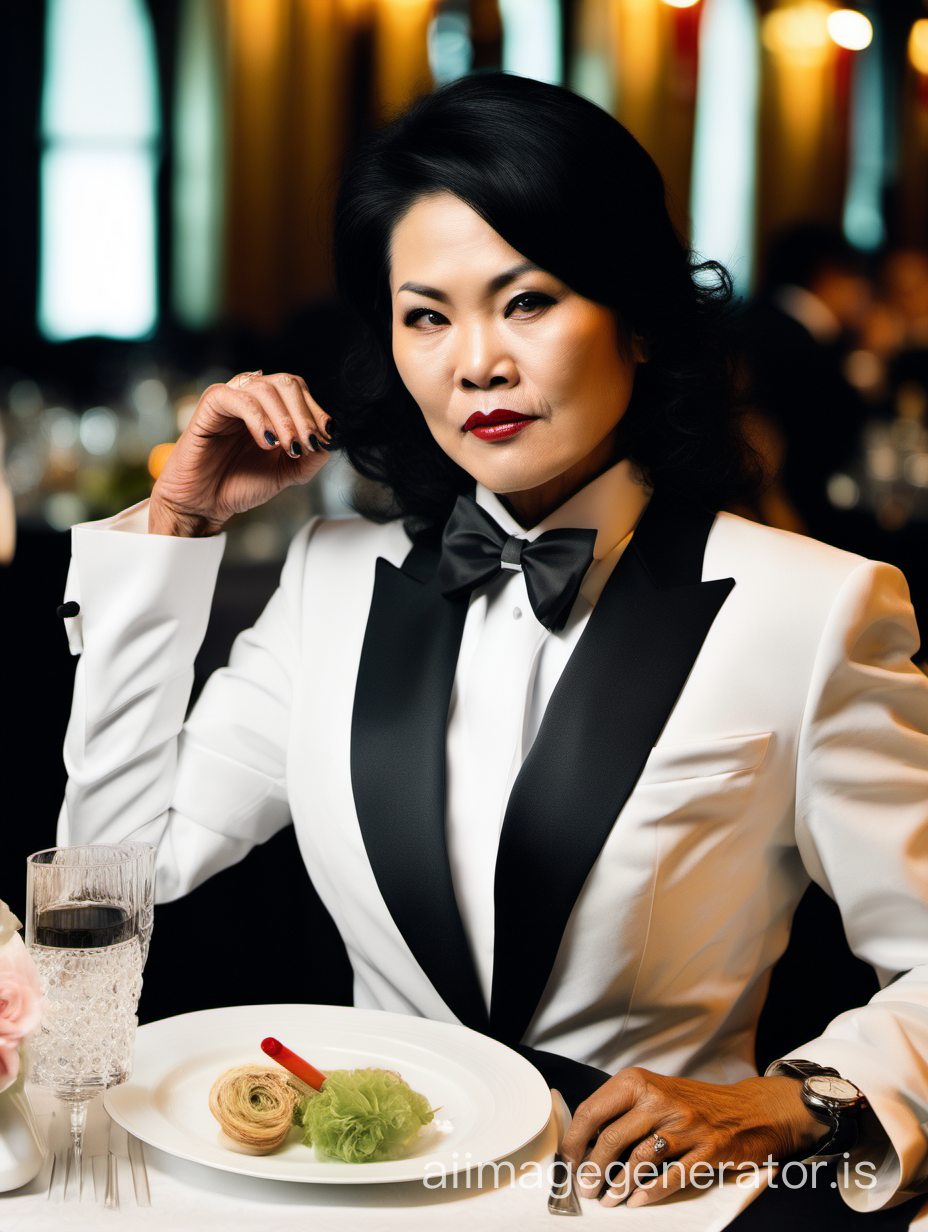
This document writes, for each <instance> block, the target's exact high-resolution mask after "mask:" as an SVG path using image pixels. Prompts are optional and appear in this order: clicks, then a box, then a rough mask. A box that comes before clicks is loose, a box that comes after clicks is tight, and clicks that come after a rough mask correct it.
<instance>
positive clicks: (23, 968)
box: [0, 933, 45, 1073]
mask: <svg viewBox="0 0 928 1232" xmlns="http://www.w3.org/2000/svg"><path fill="white" fill-rule="evenodd" d="M44 1002H45V998H44V996H43V990H42V981H41V979H40V978H39V973H38V971H36V969H35V963H34V962H33V961H32V958H31V957H30V955H29V953H28V951H27V950H26V947H25V945H24V944H23V939H22V937H20V935H19V933H14V934H13V936H12V937H11V938H10V939H9V941H8V942H7V943H6V945H4V946H2V947H0V1048H5V1049H6V1048H10V1047H14V1048H15V1047H18V1045H19V1042H20V1040H22V1039H24V1038H25V1037H26V1036H27V1035H29V1033H30V1032H31V1031H34V1030H35V1029H36V1027H37V1026H38V1025H39V1023H40V1022H41V1021H42V1011H43V1009H44ZM0 1065H2V1061H0ZM0 1073H2V1070H0Z"/></svg>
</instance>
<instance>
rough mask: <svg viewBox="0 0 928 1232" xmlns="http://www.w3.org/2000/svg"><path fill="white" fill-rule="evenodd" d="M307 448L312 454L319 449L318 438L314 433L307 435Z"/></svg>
mask: <svg viewBox="0 0 928 1232" xmlns="http://www.w3.org/2000/svg"><path fill="white" fill-rule="evenodd" d="M309 447H310V449H311V450H312V451H313V453H315V452H316V450H317V449H318V448H319V438H318V436H316V434H315V432H310V434H309Z"/></svg>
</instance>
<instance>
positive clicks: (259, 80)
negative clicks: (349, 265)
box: [223, 0, 435, 330]
mask: <svg viewBox="0 0 928 1232" xmlns="http://www.w3.org/2000/svg"><path fill="white" fill-rule="evenodd" d="M434 7H435V3H434V0H225V10H224V12H225V21H226V31H225V40H226V48H225V55H226V64H227V75H226V89H227V107H226V129H227V131H226V143H227V159H226V167H227V181H226V241H225V261H224V267H225V278H224V288H225V292H224V297H223V298H224V303H225V307H226V310H227V312H228V314H229V315H230V316H231V317H232V318H233V319H235V320H238V321H242V322H244V323H246V324H249V325H251V326H254V327H256V328H258V329H261V330H272V329H274V328H276V327H277V326H279V325H280V323H281V321H282V320H283V319H284V318H285V317H286V316H287V315H288V313H290V312H291V311H292V310H293V309H294V308H296V307H297V306H298V305H299V304H301V303H305V302H307V301H310V300H312V299H315V298H319V297H321V296H324V295H325V294H326V293H327V292H328V290H329V285H330V284H329V268H328V245H329V220H330V215H331V207H332V201H333V198H334V193H335V190H336V186H337V180H338V172H339V168H340V165H341V163H342V160H343V159H344V156H345V154H346V152H347V150H348V149H349V147H350V145H351V143H352V142H353V140H354V139H355V138H356V137H357V136H358V134H359V132H360V131H362V130H363V129H364V128H365V127H366V126H367V125H368V124H370V123H374V122H377V120H378V118H379V117H380V116H381V115H389V114H390V113H392V112H395V111H397V110H399V109H401V107H402V106H403V105H404V104H406V103H407V102H408V101H409V100H410V99H411V98H412V97H414V96H415V94H416V93H418V92H419V91H421V90H427V89H429V88H430V86H431V80H430V77H429V71H428V55H427V46H426V33H427V30H428V24H429V21H430V20H431V16H432V13H433V11H434Z"/></svg>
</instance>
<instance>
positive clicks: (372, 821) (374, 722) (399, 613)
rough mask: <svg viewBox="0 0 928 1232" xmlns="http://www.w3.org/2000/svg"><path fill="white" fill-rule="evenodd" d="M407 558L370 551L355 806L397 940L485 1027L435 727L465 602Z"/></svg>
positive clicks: (441, 741) (442, 711)
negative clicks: (451, 854)
mask: <svg viewBox="0 0 928 1232" xmlns="http://www.w3.org/2000/svg"><path fill="white" fill-rule="evenodd" d="M433 559H434V558H433ZM427 563H428V562H426V564H427ZM407 565H408V568H407V567H406V566H404V568H403V569H397V568H396V566H394V565H391V564H390V563H389V562H388V561H385V560H378V561H377V573H376V578H375V582H374V595H373V599H372V601H371V610H370V615H369V617H368V621H367V630H366V632H365V634H364V645H363V648H362V651H361V661H360V664H359V667H358V681H357V686H356V688H355V698H354V712H353V715H352V723H351V783H352V789H353V791H354V800H355V807H356V809H357V814H358V821H359V823H360V826H361V834H362V836H363V838H364V846H365V848H366V849H367V854H368V857H369V859H370V862H371V868H372V869H373V871H374V876H375V878H376V880H377V885H378V886H379V888H380V892H381V894H382V895H383V897H384V901H385V902H386V904H387V907H388V908H389V910H390V914H391V915H392V916H393V919H394V920H395V921H396V925H397V927H398V928H399V930H400V932H401V933H402V934H403V937H404V939H405V941H406V944H407V945H408V946H409V948H410V950H411V951H412V953H413V955H414V957H415V958H416V960H417V962H418V963H419V965H420V966H421V967H422V969H423V971H424V972H425V974H426V975H427V976H428V978H429V979H430V980H431V982H432V984H433V985H434V986H435V988H436V990H437V991H438V993H439V995H440V996H441V997H442V999H443V1000H444V1001H445V1003H446V1004H447V1005H448V1006H449V1008H450V1009H451V1010H452V1011H453V1012H454V1013H455V1014H456V1015H457V1016H458V1018H460V1019H461V1021H462V1022H464V1023H466V1024H467V1025H468V1026H470V1027H474V1028H475V1029H477V1030H486V1028H487V1011H486V1005H485V1002H484V999H483V996H482V994H481V991H480V985H479V982H478V980H477V974H476V971H475V969H474V965H473V961H472V959H471V955H470V949H469V946H468V943H467V937H466V935H465V932H464V925H463V924H462V922H461V917H460V914H459V912H458V908H457V901H456V899H455V895H454V885H453V883H452V879H451V869H450V866H449V863H448V850H447V845H446V841H445V734H446V729H447V725H448V705H449V702H450V699H451V690H452V687H453V685H454V673H455V668H456V665H457V657H458V650H459V648H460V644H461V634H462V632H463V629H464V619H465V616H466V614H467V604H466V603H454V602H451V601H449V600H447V599H444V598H442V595H441V593H440V591H439V590H438V586H437V584H436V582H435V581H434V569H431V570H430V569H428V568H424V567H423V562H422V558H421V556H417V554H416V553H415V552H414V553H412V554H411V557H410V558H409V560H408V561H407ZM428 575H431V576H428ZM423 579H424V580H423Z"/></svg>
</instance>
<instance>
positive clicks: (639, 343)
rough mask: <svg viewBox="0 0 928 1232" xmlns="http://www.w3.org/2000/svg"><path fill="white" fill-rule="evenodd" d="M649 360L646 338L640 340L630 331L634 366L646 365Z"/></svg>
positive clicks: (636, 333)
mask: <svg viewBox="0 0 928 1232" xmlns="http://www.w3.org/2000/svg"><path fill="white" fill-rule="evenodd" d="M650 358H651V353H650V350H649V348H648V342H647V339H646V338H642V336H641V334H639V333H638V332H637V331H636V330H633V331H632V359H633V360H634V361H635V363H636V364H646V363H647V362H648V360H649V359H650Z"/></svg>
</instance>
